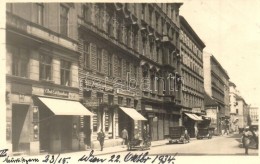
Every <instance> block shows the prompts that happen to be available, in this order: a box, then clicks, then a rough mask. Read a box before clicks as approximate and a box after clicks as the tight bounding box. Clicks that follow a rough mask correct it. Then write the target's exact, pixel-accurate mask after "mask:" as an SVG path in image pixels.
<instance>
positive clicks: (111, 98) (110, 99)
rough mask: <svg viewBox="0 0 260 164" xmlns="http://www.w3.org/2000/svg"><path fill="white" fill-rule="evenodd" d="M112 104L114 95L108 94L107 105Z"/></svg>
mask: <svg viewBox="0 0 260 164" xmlns="http://www.w3.org/2000/svg"><path fill="white" fill-rule="evenodd" d="M113 104H114V96H113V95H108V105H113Z"/></svg>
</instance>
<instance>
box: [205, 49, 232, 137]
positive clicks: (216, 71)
mask: <svg viewBox="0 0 260 164" xmlns="http://www.w3.org/2000/svg"><path fill="white" fill-rule="evenodd" d="M203 66H204V68H203V69H204V88H205V92H206V93H207V94H208V95H209V96H210V97H212V98H213V99H214V100H215V101H216V102H217V103H218V107H217V118H215V119H217V132H218V133H220V131H221V130H223V129H226V128H228V127H229V113H230V112H229V110H230V108H229V94H228V93H229V87H228V83H229V76H228V74H227V72H226V70H225V69H224V68H223V67H222V66H221V64H220V63H219V62H218V61H217V59H216V58H215V57H214V56H213V55H212V54H210V53H207V52H204V54H203ZM206 110H207V109H206Z"/></svg>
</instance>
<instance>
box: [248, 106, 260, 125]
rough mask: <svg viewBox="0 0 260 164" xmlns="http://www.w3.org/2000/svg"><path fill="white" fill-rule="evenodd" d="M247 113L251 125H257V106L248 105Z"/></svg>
mask: <svg viewBox="0 0 260 164" xmlns="http://www.w3.org/2000/svg"><path fill="white" fill-rule="evenodd" d="M249 115H250V121H251V125H258V121H259V108H258V107H252V106H250V107H249Z"/></svg>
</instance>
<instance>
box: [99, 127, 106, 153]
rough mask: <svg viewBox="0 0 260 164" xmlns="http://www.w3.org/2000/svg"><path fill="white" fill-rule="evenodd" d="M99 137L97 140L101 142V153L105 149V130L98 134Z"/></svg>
mask: <svg viewBox="0 0 260 164" xmlns="http://www.w3.org/2000/svg"><path fill="white" fill-rule="evenodd" d="M97 135H98V137H97V140H98V141H99V144H100V147H101V151H103V147H104V140H105V133H104V132H103V129H101V131H100V132H98V134H97Z"/></svg>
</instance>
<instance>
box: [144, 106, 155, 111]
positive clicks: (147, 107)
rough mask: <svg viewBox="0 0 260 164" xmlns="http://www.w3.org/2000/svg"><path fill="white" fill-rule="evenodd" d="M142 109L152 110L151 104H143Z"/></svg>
mask: <svg viewBox="0 0 260 164" xmlns="http://www.w3.org/2000/svg"><path fill="white" fill-rule="evenodd" d="M144 109H145V110H148V111H152V110H153V107H152V106H151V105H145V106H144Z"/></svg>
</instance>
